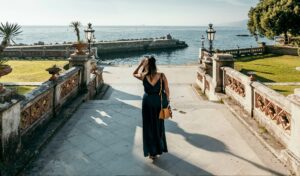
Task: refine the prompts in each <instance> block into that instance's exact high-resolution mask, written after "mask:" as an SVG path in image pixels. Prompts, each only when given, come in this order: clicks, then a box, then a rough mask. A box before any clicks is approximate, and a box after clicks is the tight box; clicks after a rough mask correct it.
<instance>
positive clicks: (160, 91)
mask: <svg viewBox="0 0 300 176" xmlns="http://www.w3.org/2000/svg"><path fill="white" fill-rule="evenodd" d="M159 79H160V90H159V94H160V107H161V109H163V106H162V73H161V74H160V78H159Z"/></svg>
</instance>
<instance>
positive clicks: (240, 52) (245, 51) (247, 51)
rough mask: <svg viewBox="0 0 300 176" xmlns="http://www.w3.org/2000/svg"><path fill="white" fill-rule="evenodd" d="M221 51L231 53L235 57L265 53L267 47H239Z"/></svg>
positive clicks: (221, 51)
mask: <svg viewBox="0 0 300 176" xmlns="http://www.w3.org/2000/svg"><path fill="white" fill-rule="evenodd" d="M219 52H220V53H228V54H231V55H233V57H240V56H249V55H250V56H251V55H260V54H264V53H265V48H264V47H255V48H238V49H230V50H220V51H219Z"/></svg>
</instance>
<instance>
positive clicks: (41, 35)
mask: <svg viewBox="0 0 300 176" xmlns="http://www.w3.org/2000/svg"><path fill="white" fill-rule="evenodd" d="M93 28H94V30H95V37H96V41H109V40H120V39H141V38H156V37H162V36H166V35H167V34H171V36H172V37H173V38H176V39H179V40H181V41H185V42H186V43H187V44H188V47H187V48H184V49H177V50H166V51H148V52H130V53H121V54H111V55H100V56H99V58H98V59H99V61H100V63H103V64H118V65H122V64H126V65H128V64H129V65H130V64H137V63H138V62H139V61H140V59H141V58H142V57H143V56H145V55H153V56H154V57H155V58H156V59H157V63H158V64H162V65H164V64H172V65H179V64H180V65H182V64H195V63H197V61H198V57H199V48H200V47H201V36H202V35H204V37H205V38H206V32H205V31H206V30H207V27H206V26H94V27H93ZM214 29H215V30H216V38H215V41H214V42H213V47H214V49H235V48H238V47H240V48H246V47H256V46H258V42H266V43H267V44H273V43H274V41H273V40H269V39H267V38H259V39H258V41H256V40H255V38H254V37H253V36H246V37H240V36H237V35H245V34H246V35H248V34H249V31H248V30H247V28H246V27H230V26H229V27H228V26H226V27H222V26H215V27H214ZM83 30H84V29H81V37H82V39H83V40H84V36H85V35H84V33H83ZM22 31H23V32H22V33H21V34H20V35H19V36H18V37H17V38H16V39H15V42H16V43H23V44H33V43H37V42H39V41H42V42H44V43H46V44H55V43H63V42H72V41H76V39H77V38H76V35H75V33H74V31H73V29H72V28H71V27H69V26H23V27H22ZM205 47H206V48H208V41H207V40H206V41H205Z"/></svg>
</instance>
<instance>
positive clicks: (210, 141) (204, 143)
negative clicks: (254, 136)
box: [158, 120, 283, 175]
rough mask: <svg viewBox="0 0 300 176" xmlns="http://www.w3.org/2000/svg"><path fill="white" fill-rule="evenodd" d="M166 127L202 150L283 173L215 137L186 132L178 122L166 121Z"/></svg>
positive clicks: (274, 172) (277, 173) (272, 171)
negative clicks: (238, 153)
mask: <svg viewBox="0 0 300 176" xmlns="http://www.w3.org/2000/svg"><path fill="white" fill-rule="evenodd" d="M166 129H167V132H170V133H173V134H179V135H181V136H183V137H184V139H185V141H186V142H188V143H189V144H191V145H193V146H195V147H197V148H199V149H203V150H206V151H210V152H219V153H225V154H228V155H231V156H234V157H236V158H238V159H241V160H243V161H246V162H248V163H250V164H252V165H253V166H255V167H257V168H259V169H261V170H264V171H267V172H270V173H272V174H275V175H283V173H279V172H277V171H274V170H272V169H270V168H267V167H265V166H262V165H260V164H257V163H255V162H253V161H250V160H248V159H246V158H244V157H242V156H238V155H236V154H234V153H232V152H231V151H230V150H229V149H228V147H227V146H226V145H225V144H224V143H223V142H222V141H220V140H218V139H215V138H213V137H210V136H207V135H203V134H196V133H188V132H186V131H185V130H184V129H182V128H180V127H179V126H178V124H177V123H176V122H174V121H171V120H169V121H167V123H166ZM174 157H175V156H174ZM158 166H159V165H158ZM202 171H203V170H202ZM205 172H206V173H207V174H205V175H210V173H208V172H207V171H205Z"/></svg>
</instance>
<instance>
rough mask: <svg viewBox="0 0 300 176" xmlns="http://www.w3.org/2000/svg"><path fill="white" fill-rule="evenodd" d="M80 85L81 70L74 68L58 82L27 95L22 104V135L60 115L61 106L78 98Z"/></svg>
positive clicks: (42, 86)
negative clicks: (56, 114) (57, 114)
mask: <svg viewBox="0 0 300 176" xmlns="http://www.w3.org/2000/svg"><path fill="white" fill-rule="evenodd" d="M80 84H81V83H80V68H77V67H72V68H71V69H69V70H68V71H66V72H65V73H64V74H63V75H61V76H60V77H59V78H58V80H57V81H54V82H53V81H47V82H45V83H43V84H42V85H41V86H40V87H39V88H37V89H35V90H33V91H32V92H30V93H28V94H26V99H25V100H24V101H22V103H21V124H20V125H21V126H20V129H21V132H22V134H25V133H27V131H28V130H32V129H34V126H38V124H39V123H40V122H42V121H45V120H47V119H48V118H51V117H52V116H54V115H55V113H59V111H60V108H61V106H63V105H64V104H65V103H66V102H67V101H68V100H71V99H72V98H74V97H76V96H77V94H78V91H79V88H80V87H79V85H80Z"/></svg>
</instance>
